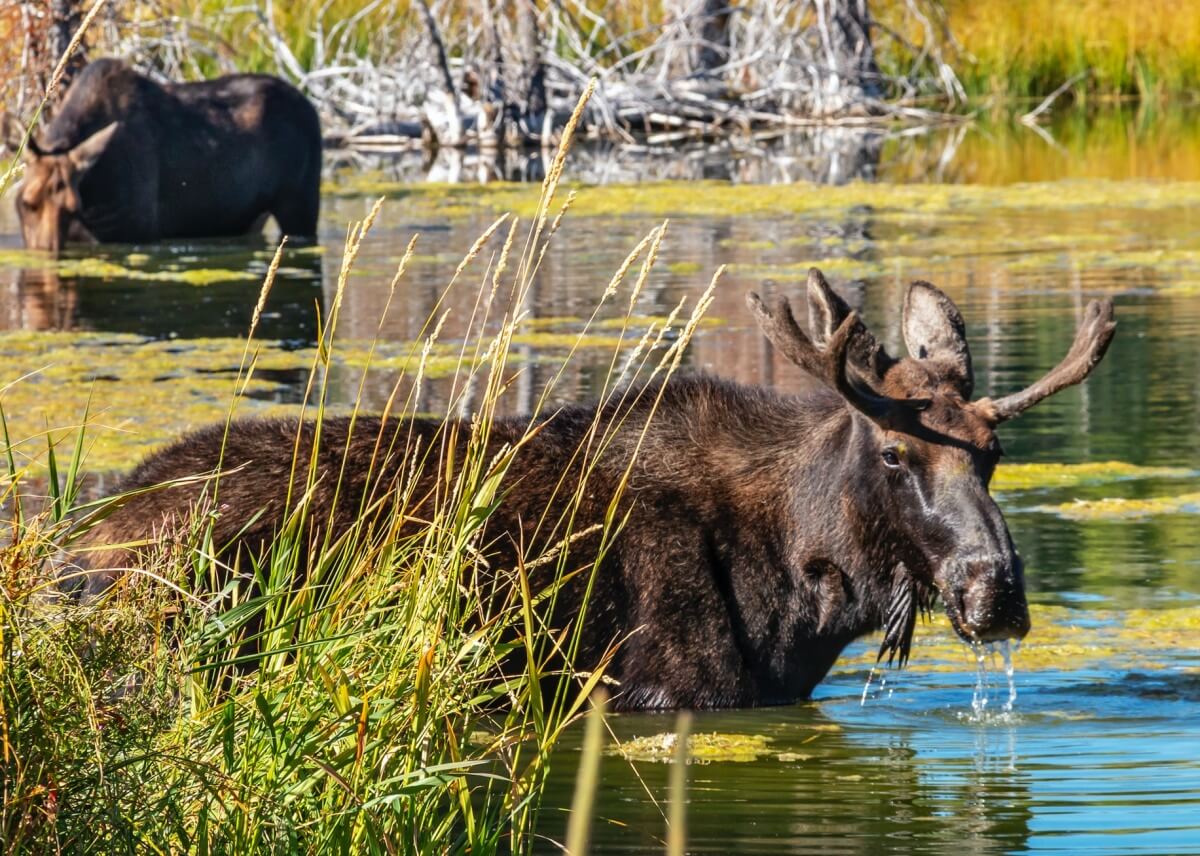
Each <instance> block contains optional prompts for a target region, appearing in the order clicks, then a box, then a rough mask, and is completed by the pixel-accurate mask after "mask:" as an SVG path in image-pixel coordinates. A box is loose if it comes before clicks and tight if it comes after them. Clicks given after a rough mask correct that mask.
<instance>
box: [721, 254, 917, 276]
mask: <svg viewBox="0 0 1200 856" xmlns="http://www.w3.org/2000/svg"><path fill="white" fill-rule="evenodd" d="M902 261H903V259H894V260H893V265H895V264H900V263H902ZM813 267H817V268H820V269H821V271H822V273H825V274H826V275H829V276H837V277H842V278H845V279H857V278H860V277H870V276H878V275H880V274H882V273H885V272H886V271H887V270H888V269H889V265H886V264H883V263H882V262H876V261H869V260H860V259H848V258H828V259H809V260H807V261H803V262H788V263H786V264H775V265H763V264H734V265H731V266H730V270H732V271H733V272H734V273H736V274H738V275H740V276H745V277H754V278H760V279H775V280H780V281H783V282H789V281H803V280H805V279H807V278H808V271H809V269H810V268H813Z"/></svg>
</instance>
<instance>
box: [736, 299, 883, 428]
mask: <svg viewBox="0 0 1200 856" xmlns="http://www.w3.org/2000/svg"><path fill="white" fill-rule="evenodd" d="M746 305H747V306H749V307H750V311H751V312H753V313H754V317H755V320H757V321H758V326H759V328H760V329H761V330H762V331H763V334H764V335H766V337H767V339H769V340H770V342H771V344H772V345H774V346H775V347H776V348H778V349H779V350H780V351H781V352H783V355H784V356H786V357H787V358H788V359H789V360H791V361H792V362H793V363H795V364H796V365H798V366H800V368H802V369H804V370H805V371H806V372H808V373H809V374H810V375H812V376H813V377H815V378H816V379H817V380H819V381H821V382H822V383H824V384H825V385H826V386H828V387H829V388H830V389H833V390H835V391H837V392H838V393H840V394H841V396H842V397H843V398H844V399H846V401H848V402H849V403H850V404H852V405H853V406H854V407H856V408H857V409H859V410H861V411H862V412H863V413H865V414H866V415H867V416H870V417H871V418H873V419H878V418H880V417H881V416H882V415H883V414H885V413H886V412H887V411H888V409H889V408H890V406H891V401H890V399H887V398H884V397H882V396H880V395H877V394H875V393H874V392H872V391H870V390H868V389H865V388H864V387H863V386H862V385H861V384H857V383H855V382H854V381H853V380H851V378H850V376H849V375H848V373H847V371H846V363H847V355H848V353H849V345H850V341H851V338H852V336H853V335H854V332H855V329H856V328H857V327H860V326H861V325H860V324H859V321H858V313H856V312H851V313H850V314H849V315H847V316H846V317H845V319H843V321H842V323H841V324H839V325H838V328H837V330H836V331H835V332H834V333H833V335H832V336H830V337H829V338H828V339H827V340H826V342H825V347H824V348H818V347H817V346H816V345H814V344H813V342H812V340H811V339H810V338H808V336H807V335H805V333H804V331H803V330H801V329H800V325H799V324H797V323H796V317H795V315H793V314H792V304H791V302H790V301H789V300H788V299H787V298H786V297H782V296H781V297H780V298H778V300H776V302H775V311H774V312H772V311H770V310H768V309H767V307H766V304H764V303H763V301H762V298H760V297H759V296H758V295H757V294H755V293H754V292H753V291H751V292H749V293H748V294H747V295H746Z"/></svg>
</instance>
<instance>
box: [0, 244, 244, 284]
mask: <svg viewBox="0 0 1200 856" xmlns="http://www.w3.org/2000/svg"><path fill="white" fill-rule="evenodd" d="M150 259H151V257H150V256H148V255H146V254H145V253H129V254H128V255H126V256H125V262H126V263H127V264H118V263H117V262H114V261H111V260H109V259H103V258H70V257H66V258H55V257H54V256H51V255H49V254H47V253H41V252H36V251H33V250H2V251H0V267H12V268H24V269H40V270H49V271H54V272H55V273H57V274H58V275H59V276H62V277H67V278H70V279H75V278H80V277H87V278H92V279H128V280H141V281H146V282H183V283H187V284H188V285H212V284H213V283H214V282H230V281H235V280H241V281H245V282H261V281H262V277H263V273H262V272H261V271H257V272H256V271H248V270H234V269H232V268H185V267H180V266H178V265H172V266H169V267H164V268H161V269H159V270H144V269H142V265H145V264H146V263H147V262H148V261H150Z"/></svg>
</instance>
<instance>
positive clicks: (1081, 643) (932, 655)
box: [835, 604, 1200, 672]
mask: <svg viewBox="0 0 1200 856" xmlns="http://www.w3.org/2000/svg"><path fill="white" fill-rule="evenodd" d="M1029 612H1030V618H1031V621H1032V625H1033V626H1032V629H1031V630H1030V632H1029V635H1028V636H1026V637H1025V639H1024V640H1023V641H1022V643H1021V648H1020V651H1019V652H1017V653H1016V655H1015V656H1014V662H1015V665H1016V669H1017V671H1018V672H1034V671H1046V670H1056V671H1077V670H1085V669H1089V668H1105V669H1126V670H1132V669H1139V670H1144V671H1160V670H1163V669H1170V668H1174V663H1176V662H1177V657H1178V653H1179V651H1195V650H1197V649H1200V606H1185V607H1176V608H1166V609H1133V610H1126V611H1123V610H1113V609H1086V610H1085V609H1072V608H1068V607H1063V606H1049V605H1044V604H1031V605H1030V607H1029ZM874 665H875V649H874V647H873V646H868V649H867V650H866V651H864V652H863V654H862V655H861V656H859V657H858V658H843V661H842V662H840V663H839V664H838V666H836V667H835V668H837V669H838V670H847V669H855V670H858V669H862V668H864V667H871V666H874ZM974 665H975V664H974V654H973V653H972V652H971V650H970V649H969V648H968V647H967V646H966V645H965V644H963V642H962V641H961V640H959V638H958V637H957V636H956V635H955V633H954V631H953V630H952V629H951V628H950V622H949V620H948V619H947V618H946V616H945V615H944V614H942V613H940V612H938V613H935V615H934V616H933V617H932V620H931V621H930V622H929V625H928V626H926V627H922V628H918V630H917V633H916V635H915V637H914V640H913V651H912V658H911V659H910V660H909V663H908V666H907V667H906V668H908V669H909V670H911V671H915V672H954V671H962V670H969V669H973V668H974Z"/></svg>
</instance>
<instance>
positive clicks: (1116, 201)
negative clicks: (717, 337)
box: [324, 172, 1200, 218]
mask: <svg viewBox="0 0 1200 856" xmlns="http://www.w3.org/2000/svg"><path fill="white" fill-rule="evenodd" d="M573 186H574V187H577V188H578V187H580V186H581V185H579V184H574V185H573ZM324 191H325V193H327V194H328V195H331V196H387V197H389V198H393V199H403V200H404V205H405V210H406V213H407V216H410V217H421V216H430V215H433V216H440V217H445V218H453V217H456V216H468V215H470V214H473V213H490V212H493V211H513V212H515V213H517V214H518V215H520V216H522V217H527V216H529V215H531V214H533V213H534V212H535V211H536V209H537V204H538V197H539V192H540V191H539V188H538V187H537V185H520V184H511V183H504V182H496V183H491V184H485V185H473V184H456V185H447V184H422V185H413V184H409V183H405V182H400V181H396V180H394V179H388V178H386V177H383V176H382V175H381V174H379V173H371V172H365V173H362V174H353V173H344V174H341V173H340V174H339V175H338V176H337V179H336V181H332V182H327V183H326V185H325V187H324ZM1197 198H1200V183H1197V182H1187V181H1176V182H1155V181H1142V180H1132V181H1109V180H1080V181H1071V182H1039V183H1034V184H1010V185H1003V186H985V185H966V184H866V183H850V184H844V185H815V184H813V185H805V184H803V183H793V184H782V185H735V184H728V183H725V182H720V181H703V182H700V181H689V182H645V183H640V184H628V185H602V186H596V187H588V188H587V193H582V194H580V195H579V197H578V198H577V199H576V201H575V203H574V205H573V206H572V212H573V213H574V214H575V215H576V216H580V215H584V216H621V217H624V216H628V215H629V213H630V212H632V211H636V212H637V214H638V216H639V217H650V218H659V217H666V216H670V215H693V216H707V217H730V216H733V217H737V216H746V215H755V214H831V213H833V212H836V211H838V210H844V209H857V208H864V207H866V208H868V210H870V211H871V212H874V213H879V212H891V211H896V212H900V213H902V214H904V215H905V216H915V215H921V214H930V213H938V214H942V213H950V214H961V213H964V212H966V211H970V210H985V209H987V210H994V209H997V208H1006V209H1014V210H1020V209H1037V210H1039V211H1043V212H1044V211H1062V210H1070V209H1075V208H1096V207H1109V208H1116V207H1122V208H1140V209H1163V208H1177V207H1189V206H1191V205H1194V204H1195V200H1196V199H1197Z"/></svg>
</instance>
